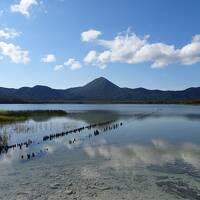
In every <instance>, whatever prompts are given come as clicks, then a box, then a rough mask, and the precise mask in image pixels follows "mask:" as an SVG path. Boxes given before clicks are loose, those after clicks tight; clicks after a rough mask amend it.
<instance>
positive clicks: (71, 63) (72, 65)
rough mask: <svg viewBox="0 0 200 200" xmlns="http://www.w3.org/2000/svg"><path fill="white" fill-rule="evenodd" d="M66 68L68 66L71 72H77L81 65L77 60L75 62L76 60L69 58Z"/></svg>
mask: <svg viewBox="0 0 200 200" xmlns="http://www.w3.org/2000/svg"><path fill="white" fill-rule="evenodd" d="M64 65H65V66H68V67H69V68H70V69H71V70H76V69H80V68H81V67H82V66H81V63H80V62H79V61H77V60H75V59H74V58H69V59H68V60H67V61H66V62H65V63H64Z"/></svg>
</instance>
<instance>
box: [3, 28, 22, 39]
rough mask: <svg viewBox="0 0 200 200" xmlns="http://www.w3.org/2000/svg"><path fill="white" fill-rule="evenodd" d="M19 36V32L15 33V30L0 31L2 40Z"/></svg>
mask: <svg viewBox="0 0 200 200" xmlns="http://www.w3.org/2000/svg"><path fill="white" fill-rule="evenodd" d="M20 34H21V33H20V32H17V31H16V30H14V29H10V28H5V29H1V30H0V38H3V39H12V38H15V37H18V36H20Z"/></svg>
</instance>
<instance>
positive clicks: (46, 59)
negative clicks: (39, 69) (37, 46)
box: [42, 54, 56, 63]
mask: <svg viewBox="0 0 200 200" xmlns="http://www.w3.org/2000/svg"><path fill="white" fill-rule="evenodd" d="M55 61H56V56H55V55H54V54H48V55H46V56H44V57H43V58H42V62H44V63H52V62H55Z"/></svg>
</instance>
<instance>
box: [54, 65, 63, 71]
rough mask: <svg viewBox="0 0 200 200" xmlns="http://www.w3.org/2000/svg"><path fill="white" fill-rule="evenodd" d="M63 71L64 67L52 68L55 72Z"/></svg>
mask: <svg viewBox="0 0 200 200" xmlns="http://www.w3.org/2000/svg"><path fill="white" fill-rule="evenodd" d="M63 69H64V66H63V65H56V66H55V67H54V70H55V71H61V70H63Z"/></svg>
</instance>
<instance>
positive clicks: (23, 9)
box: [10, 0, 38, 17]
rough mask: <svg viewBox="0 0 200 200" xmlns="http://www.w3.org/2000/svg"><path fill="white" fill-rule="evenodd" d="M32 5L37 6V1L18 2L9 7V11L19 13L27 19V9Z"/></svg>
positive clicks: (28, 14)
mask: <svg viewBox="0 0 200 200" xmlns="http://www.w3.org/2000/svg"><path fill="white" fill-rule="evenodd" d="M34 5H38V0H20V2H19V4H14V5H11V7H10V9H11V11H12V12H20V13H21V14H22V15H25V16H27V17H29V16H30V13H29V9H30V7H31V6H34Z"/></svg>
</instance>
